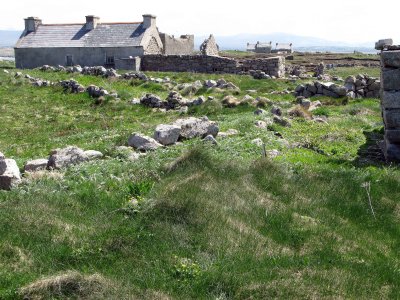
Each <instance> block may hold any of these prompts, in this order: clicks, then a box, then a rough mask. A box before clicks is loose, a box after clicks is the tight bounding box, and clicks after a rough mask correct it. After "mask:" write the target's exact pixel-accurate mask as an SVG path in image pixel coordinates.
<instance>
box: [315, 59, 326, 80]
mask: <svg viewBox="0 0 400 300" xmlns="http://www.w3.org/2000/svg"><path fill="white" fill-rule="evenodd" d="M324 74H325V64H324V63H323V62H321V63H319V64H318V66H317V67H316V69H315V73H314V77H318V76H321V75H324Z"/></svg>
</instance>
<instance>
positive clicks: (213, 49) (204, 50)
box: [200, 34, 219, 56]
mask: <svg viewBox="0 0 400 300" xmlns="http://www.w3.org/2000/svg"><path fill="white" fill-rule="evenodd" d="M200 52H201V54H203V55H208V56H219V46H218V44H217V41H216V40H215V38H214V36H213V35H212V34H210V37H209V38H208V39H206V40H205V41H204V42H203V43H202V44H201V46H200Z"/></svg>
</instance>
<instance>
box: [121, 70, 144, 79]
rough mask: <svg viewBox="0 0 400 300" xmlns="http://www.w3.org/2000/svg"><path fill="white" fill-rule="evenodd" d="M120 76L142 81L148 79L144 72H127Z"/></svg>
mask: <svg viewBox="0 0 400 300" xmlns="http://www.w3.org/2000/svg"><path fill="white" fill-rule="evenodd" d="M122 78H124V79H140V80H143V81H147V80H148V77H147V76H146V74H144V73H142V72H127V73H125V74H123V75H122Z"/></svg>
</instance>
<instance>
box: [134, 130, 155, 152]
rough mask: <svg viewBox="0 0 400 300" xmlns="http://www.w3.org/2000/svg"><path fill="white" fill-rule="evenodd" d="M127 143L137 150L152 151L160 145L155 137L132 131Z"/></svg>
mask: <svg viewBox="0 0 400 300" xmlns="http://www.w3.org/2000/svg"><path fill="white" fill-rule="evenodd" d="M128 145H129V146H131V147H133V148H135V149H136V150H139V151H153V150H156V149H158V148H160V147H162V145H161V144H160V143H158V142H157V141H156V140H155V139H153V138H151V137H148V136H145V135H143V134H140V133H132V135H131V136H130V137H129V139H128Z"/></svg>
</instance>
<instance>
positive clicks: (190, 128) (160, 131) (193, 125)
mask: <svg viewBox="0 0 400 300" xmlns="http://www.w3.org/2000/svg"><path fill="white" fill-rule="evenodd" d="M218 132H219V127H218V125H217V123H216V122H213V121H210V120H209V119H208V118H207V117H205V116H204V117H202V118H194V117H191V118H186V119H178V120H176V121H175V122H174V123H172V124H160V125H158V126H157V128H156V130H155V132H154V138H152V137H148V136H145V135H143V134H140V133H133V134H132V135H131V136H130V137H129V139H128V145H129V146H131V147H133V148H135V149H137V150H139V151H152V150H156V149H158V148H160V147H163V146H169V145H173V144H175V143H176V142H178V141H179V140H186V139H193V138H202V139H206V138H208V139H209V140H211V137H212V138H213V139H214V138H215V137H216V136H217V135H218Z"/></svg>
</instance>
